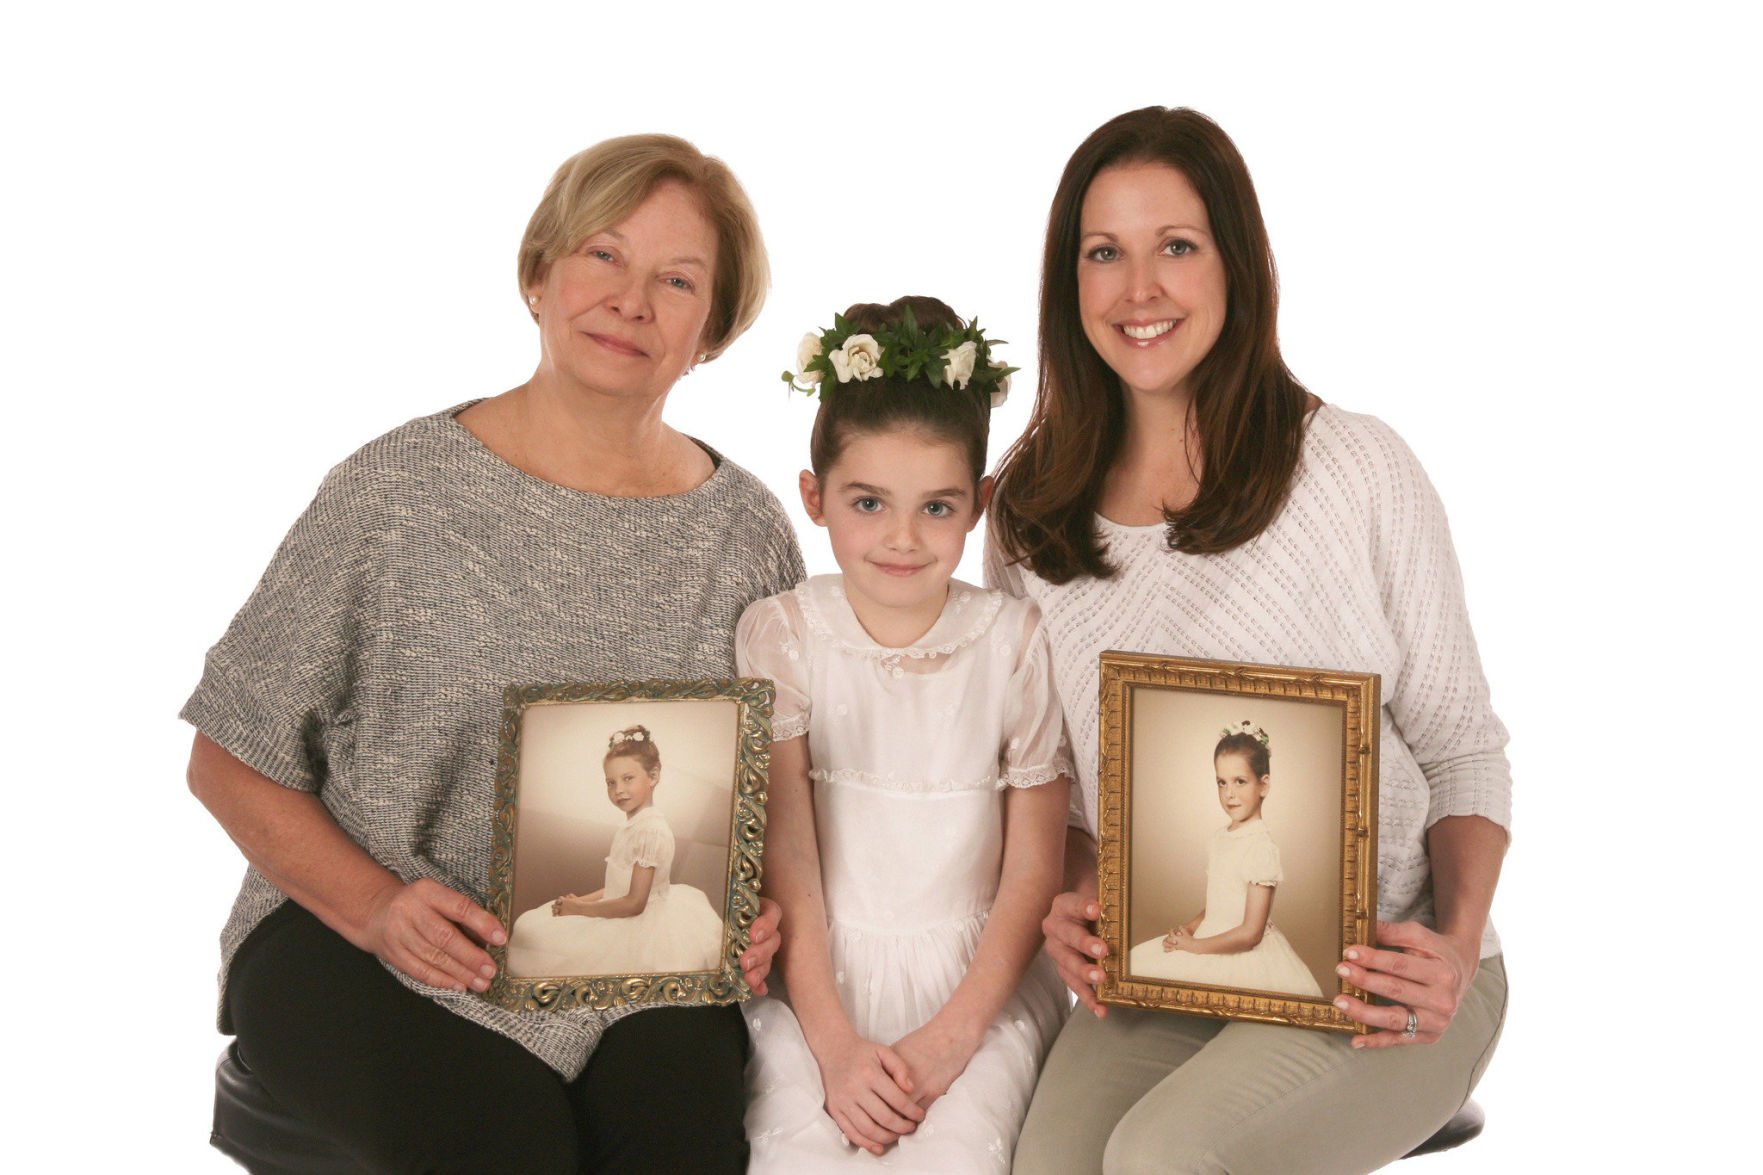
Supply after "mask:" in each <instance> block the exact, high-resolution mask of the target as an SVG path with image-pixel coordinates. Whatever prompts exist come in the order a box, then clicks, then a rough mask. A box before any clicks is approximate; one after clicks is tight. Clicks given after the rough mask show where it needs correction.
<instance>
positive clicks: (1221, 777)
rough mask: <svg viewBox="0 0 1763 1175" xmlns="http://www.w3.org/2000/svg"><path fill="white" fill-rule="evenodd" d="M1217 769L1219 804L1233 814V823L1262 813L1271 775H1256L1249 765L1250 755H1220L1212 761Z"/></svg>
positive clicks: (1240, 824) (1229, 814) (1234, 824)
mask: <svg viewBox="0 0 1763 1175" xmlns="http://www.w3.org/2000/svg"><path fill="white" fill-rule="evenodd" d="M1212 766H1213V769H1214V770H1215V771H1217V772H1218V806H1219V807H1221V808H1223V809H1224V814H1225V815H1226V816H1229V817H1230V826H1231V827H1232V828H1239V827H1241V826H1242V825H1243V823H1244V822H1245V821H1249V820H1253V819H1255V817H1257V816H1259V815H1261V801H1262V800H1264V799H1266V798H1267V784H1268V782H1269V780H1268V777H1267V776H1265V775H1263V776H1260V777H1259V778H1257V777H1256V775H1255V772H1254V769H1253V768H1252V767H1250V766H1249V756H1247V755H1242V754H1227V755H1220V756H1218V758H1217V759H1214V760H1213V762H1212Z"/></svg>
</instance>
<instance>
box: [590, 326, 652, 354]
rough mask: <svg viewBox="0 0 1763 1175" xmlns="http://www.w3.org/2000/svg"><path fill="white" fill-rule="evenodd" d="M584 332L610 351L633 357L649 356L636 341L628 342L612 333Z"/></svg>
mask: <svg viewBox="0 0 1763 1175" xmlns="http://www.w3.org/2000/svg"><path fill="white" fill-rule="evenodd" d="M584 333H586V334H587V336H588V337H589V338H590V339H593V340H594V341H595V342H596V343H599V344H600V345H601V346H602V347H604V348H606V349H607V350H608V351H615V352H617V353H618V354H620V355H629V356H632V357H633V358H642V359H646V358H648V355H649V353H648V352H647V351H645V350H643V349H642V348H641V347H639V346H637V345H636V344H634V343H627V342H625V341H624V340H623V339H618V338H614V337H612V336H611V335H597V334H594V333H592V332H591V331H590V332H584Z"/></svg>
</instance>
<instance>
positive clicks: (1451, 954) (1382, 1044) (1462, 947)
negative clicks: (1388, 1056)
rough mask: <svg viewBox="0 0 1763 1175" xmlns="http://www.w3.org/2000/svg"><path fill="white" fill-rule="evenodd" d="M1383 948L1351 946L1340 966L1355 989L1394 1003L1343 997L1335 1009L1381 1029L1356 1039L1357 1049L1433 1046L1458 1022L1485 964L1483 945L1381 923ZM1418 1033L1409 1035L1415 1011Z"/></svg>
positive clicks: (1409, 925) (1379, 936) (1338, 969)
mask: <svg viewBox="0 0 1763 1175" xmlns="http://www.w3.org/2000/svg"><path fill="white" fill-rule="evenodd" d="M1377 942H1378V946H1377V948H1373V947H1365V946H1353V947H1348V948H1347V951H1346V959H1345V961H1344V962H1342V963H1341V964H1340V966H1338V967H1336V968H1335V971H1336V973H1337V974H1339V975H1340V977H1341V978H1342V979H1345V980H1346V981H1347V982H1348V983H1351V984H1353V985H1354V986H1355V987H1360V988H1363V989H1364V990H1366V991H1368V992H1371V993H1372V994H1373V995H1380V996H1383V997H1384V998H1385V999H1388V1000H1390V1001H1392V1002H1391V1003H1389V1004H1368V1003H1366V1002H1365V1001H1364V1000H1359V999H1354V998H1353V997H1352V996H1348V995H1342V996H1337V997H1336V998H1335V1007H1337V1008H1339V1009H1341V1010H1342V1011H1343V1012H1345V1013H1346V1014H1347V1015H1348V1016H1349V1017H1350V1018H1352V1019H1354V1020H1356V1021H1358V1022H1359V1023H1361V1024H1364V1025H1365V1026H1367V1027H1368V1028H1376V1029H1380V1030H1381V1031H1378V1032H1373V1033H1370V1034H1369V1035H1363V1036H1356V1037H1354V1038H1353V1047H1354V1048H1374V1049H1375V1048H1390V1047H1392V1046H1395V1045H1402V1044H1431V1043H1433V1042H1434V1041H1436V1040H1438V1039H1439V1037H1441V1036H1443V1035H1444V1034H1445V1030H1446V1029H1447V1028H1449V1027H1450V1026H1451V1021H1452V1020H1453V1019H1455V1018H1456V1015H1457V1006H1458V1004H1460V1003H1461V1002H1462V1000H1463V995H1464V993H1465V992H1467V991H1468V990H1469V984H1470V982H1471V981H1473V980H1474V979H1475V972H1476V969H1477V968H1478V967H1479V966H1480V965H1481V959H1480V950H1479V948H1480V945H1481V944H1480V942H1479V941H1478V942H1476V943H1473V944H1471V943H1464V942H1461V941H1459V940H1458V939H1456V938H1453V937H1450V936H1449V935H1444V934H1440V933H1439V932H1438V931H1436V930H1431V929H1428V928H1427V927H1425V926H1422V925H1421V924H1420V923H1418V922H1379V923H1378V924H1377ZM1410 1012H1412V1013H1413V1015H1414V1021H1413V1023H1414V1029H1415V1031H1414V1034H1413V1035H1412V1036H1410V1035H1408V1033H1407V1028H1408V1025H1409V1019H1408V1017H1409V1013H1410Z"/></svg>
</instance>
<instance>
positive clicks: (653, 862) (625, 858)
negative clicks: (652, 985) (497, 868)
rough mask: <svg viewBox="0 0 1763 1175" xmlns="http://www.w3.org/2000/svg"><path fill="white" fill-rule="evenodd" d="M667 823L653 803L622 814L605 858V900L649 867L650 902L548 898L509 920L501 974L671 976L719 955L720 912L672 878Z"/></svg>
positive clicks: (700, 967)
mask: <svg viewBox="0 0 1763 1175" xmlns="http://www.w3.org/2000/svg"><path fill="white" fill-rule="evenodd" d="M673 847H674V846H673V827H672V826H671V825H670V824H668V823H667V817H665V816H663V815H662V814H661V813H660V811H658V810H657V809H656V808H655V806H654V805H653V804H651V805H650V806H648V807H647V808H642V809H640V810H638V811H637V812H636V813H634V814H633V815H632V816H631V817H630V818H629V819H628V820H626V821H625V824H624V827H623V828H620V829H619V830H618V831H617V832H616V833H614V834H613V836H612V851H611V853H610V854H609V855H608V856H607V858H606V893H605V895H604V898H605V900H606V901H612V900H614V899H616V898H622V897H624V896H625V895H626V894H628V893H629V892H630V891H631V873H632V872H633V871H634V870H635V868H636V867H637V866H638V865H647V866H651V867H652V868H654V870H655V878H654V880H653V881H651V882H650V884H649V901H648V902H647V904H645V905H644V906H643V912H642V913H640V914H636V915H633V916H631V917H629V918H591V917H588V916H586V915H583V914H553V913H552V912H551V903H550V902H546V903H545V904H544V905H542V906H536V907H534V908H533V909H531V910H528V911H527V912H526V913H524V914H522V915H521V916H520V917H519V918H516V919H515V920H514V930H513V932H512V933H511V934H509V936H508V973H509V974H510V975H517V976H521V977H523V978H532V977H536V976H562V975H647V974H656V973H659V974H666V975H674V974H678V973H679V972H682V971H708V970H710V969H711V968H713V967H715V966H717V963H718V960H719V959H720V958H721V957H722V919H721V918H719V917H718V916H717V914H716V911H715V910H713V909H711V908H710V899H709V898H707V897H705V896H704V891H703V890H701V889H699V888H697V887H696V886H691V885H677V884H674V883H673V882H672V880H671V879H670V878H669V876H668V875H669V874H670V873H671V872H672V870H673Z"/></svg>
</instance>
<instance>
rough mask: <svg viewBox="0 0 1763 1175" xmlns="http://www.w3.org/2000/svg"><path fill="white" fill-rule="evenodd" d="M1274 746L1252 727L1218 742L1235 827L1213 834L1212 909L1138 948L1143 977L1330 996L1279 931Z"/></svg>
mask: <svg viewBox="0 0 1763 1175" xmlns="http://www.w3.org/2000/svg"><path fill="white" fill-rule="evenodd" d="M1267 744H1268V739H1267V732H1266V731H1264V730H1262V729H1261V728H1260V727H1258V726H1253V725H1251V724H1250V723H1248V722H1244V723H1243V725H1242V727H1241V728H1240V729H1238V730H1226V731H1225V732H1224V737H1223V738H1221V739H1219V740H1218V746H1217V747H1216V748H1215V749H1214V750H1213V752H1212V765H1213V769H1214V770H1215V771H1216V772H1217V775H1218V804H1219V806H1220V807H1222V808H1223V809H1224V814H1225V815H1226V816H1228V817H1230V824H1229V825H1228V826H1226V827H1224V828H1221V829H1219V830H1218V831H1217V832H1214V833H1213V834H1212V840H1211V843H1210V844H1209V845H1208V847H1207V850H1206V907H1205V909H1203V910H1201V911H1200V912H1199V913H1198V914H1195V915H1194V916H1193V917H1192V918H1190V919H1188V920H1187V922H1185V923H1183V924H1182V925H1180V926H1177V927H1176V928H1175V929H1174V930H1171V931H1170V932H1169V933H1168V934H1166V935H1164V936H1163V937H1162V938H1152V939H1147V940H1145V941H1144V942H1142V943H1140V944H1139V945H1137V946H1135V947H1134V948H1133V949H1132V953H1131V954H1130V955H1129V956H1128V959H1127V970H1128V972H1130V973H1131V974H1132V975H1134V976H1135V977H1138V978H1149V979H1174V980H1179V981H1181V982H1183V983H1212V984H1217V985H1219V986H1221V987H1247V988H1253V989H1255V990H1257V991H1277V992H1282V993H1286V994H1290V995H1303V996H1320V995H1321V994H1322V989H1321V987H1319V986H1317V983H1316V977H1315V976H1314V975H1312V974H1311V973H1310V969H1309V968H1308V967H1306V966H1304V963H1303V960H1301V959H1299V958H1298V953H1297V952H1296V951H1294V950H1292V944H1291V943H1289V942H1287V941H1286V937H1285V935H1283V934H1281V933H1280V932H1279V931H1278V930H1276V929H1275V928H1274V925H1273V892H1274V889H1275V887H1277V886H1278V885H1279V883H1280V882H1281V881H1283V880H1284V879H1285V878H1284V874H1283V873H1281V872H1280V868H1279V846H1277V845H1275V844H1274V843H1273V837H1271V836H1269V835H1268V832H1267V825H1265V824H1264V823H1262V821H1261V804H1262V801H1264V800H1265V799H1266V798H1267V789H1268V787H1269V786H1270V785H1271V784H1272V783H1273V777H1272V775H1271V773H1270V772H1271V764H1270V762H1269V748H1268V745H1267Z"/></svg>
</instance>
